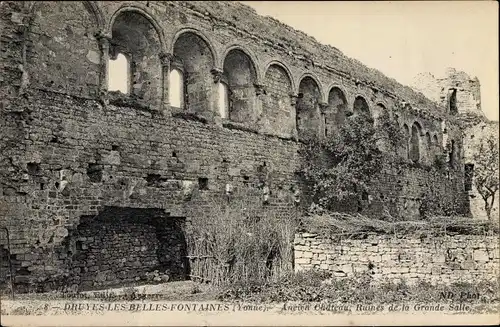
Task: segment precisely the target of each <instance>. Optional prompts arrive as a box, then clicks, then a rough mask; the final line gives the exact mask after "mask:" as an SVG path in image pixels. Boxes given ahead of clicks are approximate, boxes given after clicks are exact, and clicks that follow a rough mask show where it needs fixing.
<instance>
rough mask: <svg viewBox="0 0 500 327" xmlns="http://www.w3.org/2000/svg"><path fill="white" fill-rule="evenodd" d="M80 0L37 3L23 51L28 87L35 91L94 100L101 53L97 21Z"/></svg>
mask: <svg viewBox="0 0 500 327" xmlns="http://www.w3.org/2000/svg"><path fill="white" fill-rule="evenodd" d="M89 9H92V6H90V4H89V3H87V2H82V1H74V2H68V1H57V2H37V3H35V4H34V6H33V12H32V14H33V19H32V23H31V25H30V29H29V38H30V41H31V42H30V44H31V47H32V48H31V49H30V51H27V54H26V56H27V58H26V62H27V70H28V75H29V81H30V84H31V85H32V86H33V87H35V88H42V89H46V90H51V91H56V92H61V93H68V94H73V95H81V96H88V97H95V96H97V95H98V94H99V83H100V67H101V66H100V65H101V60H102V58H101V52H100V49H99V44H98V41H97V40H96V38H95V34H96V33H97V32H98V31H99V28H100V26H101V25H100V24H101V23H102V22H100V19H102V18H100V17H99V15H98V13H96V12H94V11H93V10H89Z"/></svg>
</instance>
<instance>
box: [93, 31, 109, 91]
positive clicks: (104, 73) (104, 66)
mask: <svg viewBox="0 0 500 327" xmlns="http://www.w3.org/2000/svg"><path fill="white" fill-rule="evenodd" d="M96 39H97V41H98V42H99V48H100V49H101V65H100V66H101V70H100V74H99V93H100V97H104V98H105V97H106V94H107V93H108V87H109V85H108V78H109V76H108V71H109V48H110V41H111V35H109V34H106V33H104V32H102V31H101V32H98V33H97V34H96Z"/></svg>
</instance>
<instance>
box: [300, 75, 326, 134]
mask: <svg viewBox="0 0 500 327" xmlns="http://www.w3.org/2000/svg"><path fill="white" fill-rule="evenodd" d="M320 100H321V93H320V90H319V86H318V84H317V83H316V82H315V81H314V79H312V78H311V77H309V76H307V77H304V78H303V79H302V81H300V84H299V99H298V101H297V114H296V117H295V119H296V126H297V132H298V136H299V139H300V140H302V141H308V140H312V139H314V138H316V137H317V136H318V132H319V118H320V117H319V102H320Z"/></svg>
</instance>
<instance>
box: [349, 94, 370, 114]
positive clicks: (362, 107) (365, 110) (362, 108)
mask: <svg viewBox="0 0 500 327" xmlns="http://www.w3.org/2000/svg"><path fill="white" fill-rule="evenodd" d="M353 113H354V114H355V115H365V116H370V107H369V106H368V102H366V100H365V99H364V98H363V97H361V96H358V97H356V99H355V100H354V105H353Z"/></svg>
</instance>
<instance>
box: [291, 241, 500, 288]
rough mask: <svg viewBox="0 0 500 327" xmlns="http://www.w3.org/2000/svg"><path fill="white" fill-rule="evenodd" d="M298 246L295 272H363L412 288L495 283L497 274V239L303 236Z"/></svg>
mask: <svg viewBox="0 0 500 327" xmlns="http://www.w3.org/2000/svg"><path fill="white" fill-rule="evenodd" d="M294 243H295V244H294V250H295V271H300V270H308V269H321V270H328V271H331V272H332V273H333V275H334V276H337V277H352V276H354V275H356V274H357V273H363V272H364V273H369V274H370V275H371V276H372V277H373V278H374V280H378V281H382V280H387V279H389V280H393V281H398V280H402V279H404V280H406V282H407V283H408V284H412V283H415V282H418V281H427V282H430V283H431V284H450V283H453V282H477V281H479V280H491V281H493V280H496V279H497V276H498V273H499V246H498V236H481V235H454V236H439V237H426V238H422V239H420V238H416V237H396V236H393V235H368V236H367V238H365V239H338V238H336V239H332V238H325V237H321V236H318V235H316V234H309V233H301V234H296V235H295V242H294Z"/></svg>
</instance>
